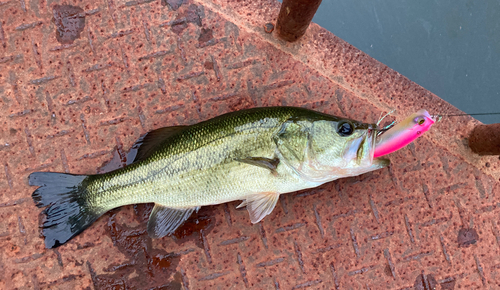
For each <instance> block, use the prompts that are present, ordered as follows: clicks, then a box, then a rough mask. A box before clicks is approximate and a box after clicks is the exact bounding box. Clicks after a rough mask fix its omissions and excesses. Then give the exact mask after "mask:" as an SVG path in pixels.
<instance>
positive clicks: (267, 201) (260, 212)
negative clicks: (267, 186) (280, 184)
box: [236, 192, 280, 224]
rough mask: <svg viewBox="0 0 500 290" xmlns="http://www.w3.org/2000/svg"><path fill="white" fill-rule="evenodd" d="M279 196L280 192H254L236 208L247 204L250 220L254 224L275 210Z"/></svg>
mask: <svg viewBox="0 0 500 290" xmlns="http://www.w3.org/2000/svg"><path fill="white" fill-rule="evenodd" d="M279 196H280V195H279V193H275V192H262V193H256V194H252V195H250V196H248V197H247V198H246V199H245V201H243V202H242V203H241V204H240V205H238V206H237V207H236V208H240V207H244V206H246V207H247V210H248V213H249V214H250V220H251V221H252V223H253V224H256V223H258V222H260V221H261V220H262V219H263V218H264V217H265V216H267V215H268V214H270V213H271V212H272V211H273V209H274V207H275V206H276V202H278V199H279Z"/></svg>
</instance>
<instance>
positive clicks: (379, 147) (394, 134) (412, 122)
mask: <svg viewBox="0 0 500 290" xmlns="http://www.w3.org/2000/svg"><path fill="white" fill-rule="evenodd" d="M435 122H436V120H435V119H434V118H433V117H432V116H431V115H429V113H428V112H427V111H426V110H423V109H422V110H420V111H418V112H416V113H415V114H412V115H410V116H409V117H408V118H406V119H404V120H403V121H401V122H400V123H398V124H396V125H395V126H394V127H392V128H390V129H389V130H387V131H386V132H384V133H382V135H380V136H379V137H378V138H377V143H376V145H375V153H374V155H373V158H377V157H380V156H384V155H387V154H389V153H392V152H394V151H397V150H399V149H401V148H403V147H405V146H406V145H408V144H410V143H411V142H413V141H414V140H415V139H417V138H418V137H420V136H422V134H423V133H424V132H426V131H427V130H429V129H430V128H431V126H432V125H433V124H434V123H435Z"/></svg>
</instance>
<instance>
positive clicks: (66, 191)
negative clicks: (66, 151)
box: [29, 107, 389, 248]
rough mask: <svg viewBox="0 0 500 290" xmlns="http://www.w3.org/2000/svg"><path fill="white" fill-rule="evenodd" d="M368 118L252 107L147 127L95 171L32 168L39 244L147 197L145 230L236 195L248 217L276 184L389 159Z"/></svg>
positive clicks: (267, 206)
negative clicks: (132, 152) (113, 163)
mask: <svg viewBox="0 0 500 290" xmlns="http://www.w3.org/2000/svg"><path fill="white" fill-rule="evenodd" d="M377 132H378V131H377V130H376V125H374V124H365V123H361V122H357V121H354V120H349V119H344V118H339V117H335V116H331V115H327V114H322V113H319V112H315V111H311V110H307V109H303V108H295V107H270V108H255V109H249V110H243V111H238V112H232V113H228V114H225V115H222V116H219V117H216V118H213V119H210V120H207V121H204V122H201V123H198V124H195V125H191V126H178V127H166V128H160V129H157V130H154V131H152V132H149V133H148V134H147V135H145V136H144V137H143V138H141V139H139V141H138V142H137V143H136V146H137V147H138V153H137V156H136V158H135V160H134V162H133V163H132V164H130V165H128V166H126V167H124V168H121V169H118V170H115V171H111V172H108V173H105V174H98V175H89V176H87V175H70V174H63V173H52V172H35V173H32V174H31V175H30V177H29V182H30V185H35V186H40V187H39V188H38V189H37V190H36V191H35V192H34V193H33V200H34V201H35V203H36V205H37V206H38V207H47V208H46V209H45V210H44V213H45V215H46V219H45V221H44V223H43V225H42V228H43V235H44V236H45V245H46V247H47V248H52V247H57V246H59V245H62V244H64V243H65V242H67V241H68V240H69V239H71V238H72V237H74V236H75V235H77V234H78V233H80V232H81V231H83V230H84V229H85V228H87V227H88V226H90V225H91V224H92V223H93V222H94V221H95V220H96V219H97V218H98V217H99V216H101V215H102V214H104V213H105V212H107V211H109V210H111V209H113V208H117V207H120V206H123V205H128V204H138V203H155V207H154V209H153V211H152V213H151V216H150V219H149V221H148V233H149V234H150V235H151V236H152V237H155V238H159V237H163V236H165V235H168V234H170V233H172V232H173V231H175V230H176V229H177V228H178V227H179V226H180V225H181V224H182V223H183V222H184V221H185V220H186V219H187V218H189V216H190V215H191V214H192V213H193V211H197V210H198V209H199V208H200V207H201V206H206V205H214V204H221V203H226V202H230V201H235V200H243V203H242V204H241V205H240V206H246V207H247V210H248V212H249V214H250V219H251V221H252V223H257V222H259V221H260V220H262V218H264V217H265V216H266V215H268V214H269V213H271V212H272V210H273V209H274V207H275V205H276V202H277V200H278V198H279V195H280V194H283V193H288V192H294V191H298V190H302V189H306V188H313V187H317V186H319V185H321V184H323V183H326V182H329V181H332V180H335V179H338V178H342V177H348V176H356V175H359V174H363V173H366V172H369V171H372V170H376V169H380V168H383V167H385V166H387V165H388V164H389V162H388V160H385V159H373V154H374V148H375V143H376V142H375V138H376V136H377Z"/></svg>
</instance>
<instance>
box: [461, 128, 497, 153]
mask: <svg viewBox="0 0 500 290" xmlns="http://www.w3.org/2000/svg"><path fill="white" fill-rule="evenodd" d="M469 147H470V149H472V151H473V152H474V153H477V154H479V155H500V123H497V124H491V125H478V126H476V127H475V128H474V130H472V133H471V135H470V137H469Z"/></svg>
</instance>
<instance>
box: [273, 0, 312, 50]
mask: <svg viewBox="0 0 500 290" xmlns="http://www.w3.org/2000/svg"><path fill="white" fill-rule="evenodd" d="M320 4H321V0H283V4H281V9H280V14H279V16H278V22H277V23H276V30H277V32H278V36H279V37H280V38H282V39H284V40H286V41H290V42H293V41H296V40H298V39H299V38H301V37H302V35H304V33H306V30H307V27H309V24H310V23H311V21H312V19H313V17H314V14H315V13H316V10H318V7H319V5H320Z"/></svg>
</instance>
